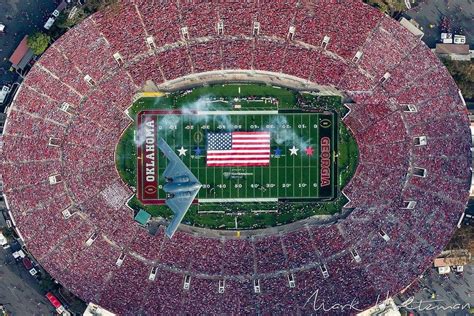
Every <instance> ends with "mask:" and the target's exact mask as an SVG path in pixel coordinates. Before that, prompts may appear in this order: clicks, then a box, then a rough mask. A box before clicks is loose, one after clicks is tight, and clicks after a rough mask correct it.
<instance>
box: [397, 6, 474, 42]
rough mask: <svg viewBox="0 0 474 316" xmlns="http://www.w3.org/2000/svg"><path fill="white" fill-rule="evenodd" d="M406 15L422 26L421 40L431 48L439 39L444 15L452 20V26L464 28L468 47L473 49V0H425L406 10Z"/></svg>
mask: <svg viewBox="0 0 474 316" xmlns="http://www.w3.org/2000/svg"><path fill="white" fill-rule="evenodd" d="M406 15H408V16H409V17H411V18H413V19H415V20H416V21H417V22H418V23H419V24H420V26H421V27H423V31H424V32H425V36H424V37H423V41H424V42H425V43H426V44H427V45H428V46H429V47H431V48H434V47H435V46H436V43H437V42H438V41H439V38H440V29H439V25H440V21H441V17H442V16H443V15H446V16H448V17H449V18H450V20H451V21H452V26H453V27H455V28H456V27H461V28H462V29H463V30H464V35H466V37H467V42H468V43H470V48H471V49H474V0H425V1H423V2H422V3H421V4H419V5H418V6H417V7H415V8H413V9H411V10H409V11H407V12H406ZM430 25H432V26H433V27H430Z"/></svg>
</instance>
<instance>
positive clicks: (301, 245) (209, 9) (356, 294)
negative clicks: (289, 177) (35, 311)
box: [0, 0, 470, 314]
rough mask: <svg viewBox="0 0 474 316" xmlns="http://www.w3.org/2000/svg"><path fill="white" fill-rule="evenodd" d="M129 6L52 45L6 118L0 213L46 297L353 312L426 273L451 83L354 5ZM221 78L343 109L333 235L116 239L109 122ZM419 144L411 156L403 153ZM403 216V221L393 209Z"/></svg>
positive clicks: (420, 50)
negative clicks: (177, 89)
mask: <svg viewBox="0 0 474 316" xmlns="http://www.w3.org/2000/svg"><path fill="white" fill-rule="evenodd" d="M134 3H135V4H127V5H125V4H123V5H120V6H118V7H114V8H113V9H112V10H110V11H104V12H99V13H97V14H95V15H93V16H92V17H91V18H88V19H87V20H86V21H85V22H83V23H82V24H80V25H79V26H77V27H76V28H74V29H73V30H71V31H70V32H69V33H67V34H65V35H64V36H63V37H62V38H60V39H59V40H58V41H57V42H56V43H54V44H53V45H52V47H51V48H49V49H48V51H47V52H46V53H45V54H44V55H43V57H42V58H41V59H40V61H39V62H38V63H37V64H36V65H35V66H34V67H33V69H32V70H31V71H30V73H29V74H28V76H27V78H26V79H25V81H24V83H23V85H22V87H21V89H20V91H19V94H18V95H17V97H16V100H15V102H14V105H13V107H12V108H11V110H10V112H9V117H8V121H7V124H6V128H5V133H4V135H3V142H4V145H3V149H2V150H3V152H2V154H1V157H2V163H1V164H0V173H1V174H2V179H3V185H4V186H3V188H4V192H5V196H6V198H7V201H8V205H9V208H10V211H11V213H12V215H13V219H14V221H15V224H16V226H17V228H18V230H19V231H20V233H21V234H22V236H23V238H24V240H25V243H26V246H27V248H28V250H29V251H30V252H31V253H32V254H33V255H34V256H35V257H36V258H37V259H38V260H39V262H40V263H41V264H42V265H43V267H44V268H45V269H46V270H47V271H48V272H49V273H51V275H52V276H53V277H54V278H55V279H57V280H58V281H59V282H61V283H62V284H63V285H64V286H65V287H67V288H68V289H70V290H71V291H72V292H73V293H75V294H77V295H78V296H79V297H81V298H83V299H84V300H86V301H93V302H96V303H99V304H101V305H103V306H105V307H107V308H110V309H111V310H113V311H114V312H118V313H122V314H139V313H140V312H143V313H146V314H156V313H157V311H158V312H161V313H162V314H167V313H176V312H181V313H228V312H231V311H241V312H249V313H257V312H260V313H262V314H265V313H288V312H295V311H306V312H311V310H312V308H313V306H312V302H311V301H310V303H309V304H308V303H307V302H308V299H310V298H311V297H312V295H314V293H315V292H317V293H318V302H323V301H325V302H326V304H329V305H332V304H333V303H341V304H346V303H350V302H351V301H352V300H353V299H354V298H356V299H357V300H358V302H359V305H358V308H364V307H367V306H369V305H371V304H373V303H374V302H375V300H376V299H377V295H382V296H384V297H385V295H387V293H388V294H394V293H397V292H398V291H400V290H401V289H402V288H403V287H405V286H406V285H407V284H408V283H410V281H412V280H413V279H414V278H415V277H416V276H418V275H419V274H420V273H421V272H422V271H423V270H424V269H425V268H426V266H427V265H428V263H429V261H430V260H431V259H432V258H433V257H434V256H435V255H436V254H437V253H438V252H439V251H440V250H441V249H442V247H443V245H445V243H446V242H447V239H448V238H449V236H450V235H451V233H452V230H453V227H454V225H455V223H456V221H457V220H458V218H459V216H460V214H461V212H462V211H463V209H464V207H465V202H466V201H467V196H468V190H469V183H470V172H469V166H470V150H469V149H470V131H469V125H468V119H467V116H466V115H465V112H464V110H463V107H462V101H461V99H460V96H459V94H458V90H457V88H456V86H455V84H454V81H453V80H452V78H451V77H450V75H449V74H448V72H447V71H446V69H445V68H444V66H442V65H441V64H440V62H439V61H438V60H437V59H436V58H435V57H434V55H432V54H431V53H430V52H429V49H428V48H427V47H426V46H424V44H423V43H421V42H420V41H419V40H418V39H416V38H415V37H413V36H411V35H410V34H409V33H408V32H407V31H406V30H405V29H404V28H402V27H401V26H400V25H399V24H398V23H396V22H395V21H393V20H390V19H389V18H388V17H384V16H382V15H381V14H380V13H379V12H378V11H377V10H374V9H372V8H370V7H369V6H367V5H365V4H363V3H362V2H361V1H356V0H350V1H344V2H340V1H326V2H318V3H313V2H309V1H308V2H306V1H301V2H299V4H297V1H284V2H278V1H273V2H264V1H261V2H259V4H258V5H257V4H250V3H247V2H238V1H234V2H221V3H216V4H213V5H210V4H209V3H208V2H203V3H199V4H197V3H190V2H186V1H184V2H181V3H179V4H177V3H176V2H174V1H168V2H164V3H163V4H161V5H151V4H150V3H149V2H148V1H134ZM219 22H221V23H223V24H222V25H223V31H222V30H221V32H218V23H219ZM254 22H259V23H260V26H259V27H260V32H259V33H258V34H254V32H253V30H254V26H255V24H254ZM222 25H221V26H222ZM290 26H294V31H295V33H294V37H293V39H291V38H288V36H287V35H288V30H289V28H290ZM183 27H187V28H188V32H189V34H188V37H186V36H185V37H184V38H183V36H182V35H183V34H182V28H183ZM150 36H152V37H153V40H154V43H155V45H156V48H155V47H152V46H150V45H147V42H146V39H147V38H149V37H150ZM326 36H327V37H328V38H329V40H328V42H327V45H326V46H325V47H324V48H323V47H322V41H323V39H324V37H326ZM357 52H360V54H359V57H358V59H354V57H355V55H356V53H357ZM116 53H119V55H120V56H122V58H123V59H124V63H119V62H117V61H116V60H114V58H115V57H114V55H115V54H116ZM222 69H247V70H264V71H272V72H277V73H280V72H281V73H284V74H289V75H294V76H297V77H300V78H303V79H307V80H311V81H314V82H317V83H319V84H322V85H333V86H335V87H337V88H339V89H341V90H343V91H345V92H346V94H347V96H349V97H350V99H352V101H353V102H352V103H348V104H347V106H348V108H349V109H350V112H349V114H348V115H347V116H346V117H345V118H344V121H345V123H346V124H347V126H348V127H349V128H350V129H351V130H352V132H353V134H354V136H355V137H356V139H357V141H358V144H359V149H360V159H359V166H358V169H357V171H356V174H355V176H354V177H353V179H352V180H351V182H350V183H349V185H348V186H347V187H346V188H345V189H344V190H343V193H344V195H345V196H346V197H347V198H348V199H349V202H348V204H347V205H346V206H345V207H346V208H347V209H349V208H350V209H353V210H352V213H350V215H349V216H348V217H346V218H341V219H339V220H338V221H337V222H336V223H333V224H328V225H325V226H316V225H314V224H306V225H305V226H301V227H299V228H297V229H294V230H293V231H289V232H286V231H283V232H280V233H278V234H274V235H265V234H263V235H255V236H252V237H242V238H233V237H225V236H220V237H206V236H200V235H198V234H197V233H194V234H191V233H185V232H181V231H179V232H177V233H176V235H175V236H174V237H173V239H172V240H169V239H167V238H164V237H163V231H162V229H161V228H160V230H159V232H158V233H157V235H155V236H152V235H150V234H148V232H146V231H145V230H144V229H143V228H140V227H138V225H136V223H134V221H133V218H132V215H133V214H132V212H131V210H130V209H128V208H127V207H125V206H124V205H121V204H123V203H124V201H125V200H126V198H127V197H129V196H130V195H131V194H132V191H131V190H129V189H128V188H126V187H125V186H124V185H123V184H122V183H121V180H120V177H119V175H118V174H117V172H116V170H115V166H114V150H115V145H116V142H117V139H119V137H120V135H121V133H122V131H123V130H124V128H125V127H126V126H127V125H128V124H129V123H130V120H129V118H128V117H127V116H126V114H125V113H124V110H125V109H126V108H127V107H128V106H129V104H130V103H131V100H132V97H133V95H134V93H136V92H137V91H138V89H139V88H140V87H142V86H143V85H144V84H145V83H146V81H147V80H151V81H153V82H154V83H155V84H156V85H159V84H160V83H162V82H164V81H167V80H173V79H176V78H179V77H182V76H185V75H188V74H191V73H199V72H203V71H211V70H222ZM386 73H389V76H388V77H387V78H385V79H382V77H383V76H384V75H385V74H386ZM86 76H90V78H91V79H92V81H89V82H86V80H85V79H84V78H85V77H86ZM413 83H416V85H415V84H413ZM65 103H67V105H68V106H66V107H65V106H64V105H65ZM408 105H410V106H411V108H412V109H415V110H414V111H407V108H408ZM421 136H425V137H426V141H427V143H426V144H423V145H419V144H417V143H415V138H417V137H421ZM415 170H418V172H415ZM419 170H425V172H426V173H425V175H424V177H423V176H420V174H419ZM51 176H55V177H53V178H51ZM407 201H416V205H415V208H414V209H404V208H403V206H404V203H405V202H407ZM66 209H67V210H69V212H70V214H72V216H70V217H67V218H66V217H65V216H64V214H63V211H64V210H66ZM381 232H383V233H381ZM91 236H96V237H97V238H96V239H95V240H94V241H93V242H92V244H90V245H87V244H86V241H87V240H88V239H89V238H90V237H91ZM387 237H388V238H387ZM119 257H121V258H123V259H124V261H123V263H122V264H121V265H120V266H119V265H117V259H118V258H119ZM152 269H156V277H155V280H153V281H151V280H149V276H150V273H151V271H152ZM290 279H292V280H293V281H294V284H292V283H291V282H290ZM185 280H189V284H190V286H189V289H183V286H184V284H185ZM221 286H222V287H221ZM258 288H259V291H258V290H257V289H258ZM137 311H138V313H137ZM345 312H348V311H345Z"/></svg>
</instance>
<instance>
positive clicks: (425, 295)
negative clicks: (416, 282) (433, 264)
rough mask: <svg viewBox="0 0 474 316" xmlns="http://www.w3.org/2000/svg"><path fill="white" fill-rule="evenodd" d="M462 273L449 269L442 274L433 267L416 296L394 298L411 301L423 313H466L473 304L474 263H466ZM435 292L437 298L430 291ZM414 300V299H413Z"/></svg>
mask: <svg viewBox="0 0 474 316" xmlns="http://www.w3.org/2000/svg"><path fill="white" fill-rule="evenodd" d="M464 269H465V271H464V273H463V274H462V275H456V274H455V273H449V274H447V275H439V274H438V272H437V271H436V270H435V269H430V270H429V272H428V273H426V274H425V277H424V278H423V279H422V280H421V283H422V286H421V288H422V289H421V290H420V291H418V293H416V294H415V295H414V296H413V297H408V296H401V297H398V299H396V300H395V302H396V303H397V305H399V306H400V305H403V302H405V303H407V302H408V303H410V306H411V307H413V309H412V311H413V312H416V313H417V315H422V316H431V315H432V316H436V315H446V316H465V315H468V314H469V307H474V266H473V265H470V266H465V267H464ZM432 291H434V292H436V298H434V299H433V298H432V297H431V292H432ZM410 300H411V301H410Z"/></svg>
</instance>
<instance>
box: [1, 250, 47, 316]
mask: <svg viewBox="0 0 474 316" xmlns="http://www.w3.org/2000/svg"><path fill="white" fill-rule="evenodd" d="M0 304H3V305H5V307H6V309H7V310H8V311H9V312H10V313H12V315H13V316H15V315H19V316H20V315H21V316H22V315H34V316H36V315H38V316H39V315H53V313H54V312H55V311H54V308H53V307H52V306H51V304H50V303H49V302H48V300H47V299H46V297H45V296H43V295H42V294H41V293H40V292H39V290H38V284H37V283H36V281H35V279H34V278H33V277H32V276H31V275H30V274H29V273H28V271H26V269H25V268H24V267H23V265H22V264H21V263H20V264H19V263H16V262H15V259H13V256H12V255H11V252H10V251H9V249H7V250H3V249H2V248H0Z"/></svg>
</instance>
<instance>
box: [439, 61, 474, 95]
mask: <svg viewBox="0 0 474 316" xmlns="http://www.w3.org/2000/svg"><path fill="white" fill-rule="evenodd" d="M443 62H444V64H445V65H446V68H448V70H449V72H450V73H451V75H452V76H453V78H454V80H455V81H456V83H457V84H458V86H459V89H461V92H462V94H463V96H464V97H465V98H466V99H472V98H474V62H473V61H472V60H471V61H456V60H449V59H443Z"/></svg>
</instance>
